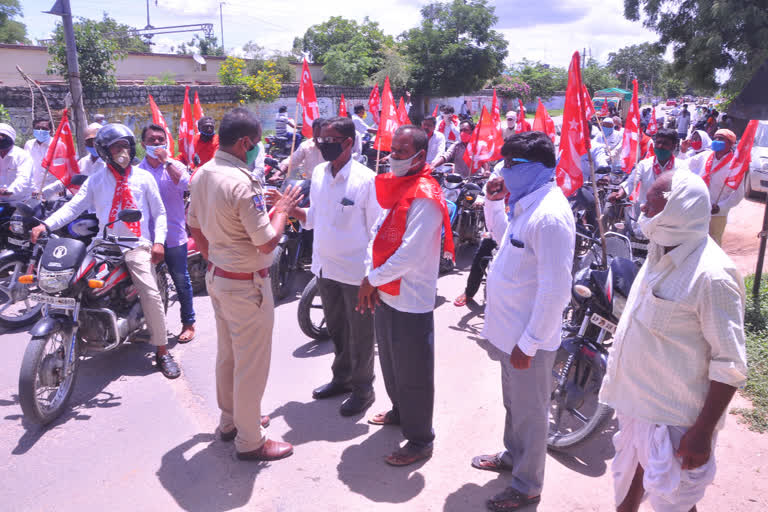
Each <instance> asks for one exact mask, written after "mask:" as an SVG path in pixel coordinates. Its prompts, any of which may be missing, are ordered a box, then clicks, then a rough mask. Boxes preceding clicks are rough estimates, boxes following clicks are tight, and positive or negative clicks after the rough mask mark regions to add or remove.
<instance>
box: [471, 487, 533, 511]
mask: <svg viewBox="0 0 768 512" xmlns="http://www.w3.org/2000/svg"><path fill="white" fill-rule="evenodd" d="M540 501H541V495H539V496H532V497H528V496H526V495H525V494H522V493H520V492H518V491H517V490H516V489H513V488H512V487H507V488H506V489H504V490H503V491H502V492H500V493H499V494H497V495H496V496H494V497H493V498H491V499H489V500H488V501H486V502H485V504H486V506H487V507H488V509H489V510H492V511H493V512H507V511H509V510H520V509H521V508H525V507H527V506H529V505H534V504H536V503H538V502H540Z"/></svg>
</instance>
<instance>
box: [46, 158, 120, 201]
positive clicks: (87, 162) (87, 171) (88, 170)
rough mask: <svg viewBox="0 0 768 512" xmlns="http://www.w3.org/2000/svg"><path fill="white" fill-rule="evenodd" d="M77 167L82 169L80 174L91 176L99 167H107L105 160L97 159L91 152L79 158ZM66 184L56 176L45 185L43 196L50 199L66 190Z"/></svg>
mask: <svg viewBox="0 0 768 512" xmlns="http://www.w3.org/2000/svg"><path fill="white" fill-rule="evenodd" d="M77 167H78V168H79V169H80V174H82V175H83V176H90V175H92V174H95V173H96V171H98V170H99V169H105V168H106V166H105V165H104V160H102V159H101V158H97V159H96V160H94V159H93V157H92V156H91V155H90V154H87V155H85V156H84V157H83V158H81V159H80V160H78V162H77ZM64 190H65V188H64V184H63V183H62V182H61V181H59V180H58V179H56V178H54V182H53V183H51V184H50V185H46V186H45V187H43V197H44V198H46V199H50V198H52V197H53V196H55V195H57V194H60V193H62V192H64Z"/></svg>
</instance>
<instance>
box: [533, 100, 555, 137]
mask: <svg viewBox="0 0 768 512" xmlns="http://www.w3.org/2000/svg"><path fill="white" fill-rule="evenodd" d="M533 131H535V132H544V133H546V134H547V135H548V136H549V138H550V139H551V140H552V142H555V137H556V136H557V131H556V130H555V122H554V121H553V120H552V118H551V117H550V116H549V112H547V109H546V108H544V104H543V103H542V102H541V98H539V106H538V107H536V117H535V118H534V119H533Z"/></svg>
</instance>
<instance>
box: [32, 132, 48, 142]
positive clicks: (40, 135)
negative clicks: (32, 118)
mask: <svg viewBox="0 0 768 512" xmlns="http://www.w3.org/2000/svg"><path fill="white" fill-rule="evenodd" d="M32 134H33V135H34V136H35V139H37V142H39V143H41V144H45V143H46V142H48V141H49V140H51V132H49V131H48V130H33V131H32Z"/></svg>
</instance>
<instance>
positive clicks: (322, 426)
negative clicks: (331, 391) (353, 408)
mask: <svg viewBox="0 0 768 512" xmlns="http://www.w3.org/2000/svg"><path fill="white" fill-rule="evenodd" d="M343 398H344V397H338V398H336V399H332V398H331V399H325V400H312V401H311V402H307V403H301V402H295V401H294V402H288V403H286V404H284V405H281V406H280V407H278V408H277V409H275V410H274V411H272V412H271V413H270V414H269V417H270V418H273V419H274V418H277V417H282V418H283V419H284V420H285V422H286V423H287V424H288V426H289V427H290V428H291V429H290V430H289V431H288V432H286V433H285V435H283V440H284V441H287V442H289V443H291V444H293V445H295V446H298V445H302V444H305V443H310V442H312V441H329V442H331V443H339V442H343V441H350V440H352V439H354V438H356V437H360V436H362V435H365V434H367V433H368V431H369V427H368V425H367V424H361V423H357V422H356V421H357V420H359V419H360V418H362V417H363V415H364V413H361V414H359V415H357V416H352V417H351V418H345V417H343V416H341V415H339V406H340V405H341V402H342V400H343Z"/></svg>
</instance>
